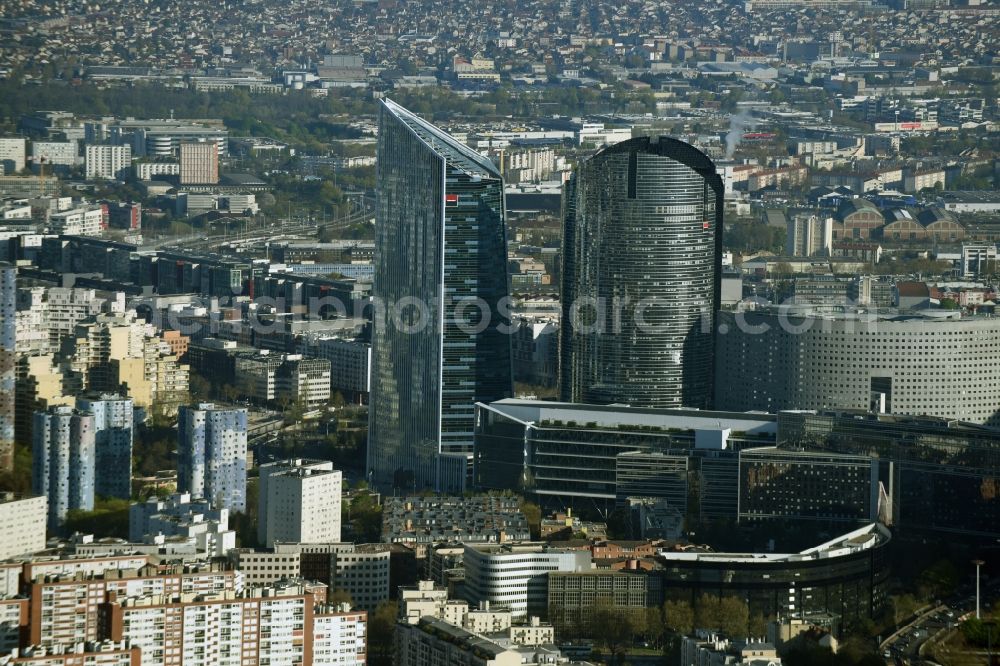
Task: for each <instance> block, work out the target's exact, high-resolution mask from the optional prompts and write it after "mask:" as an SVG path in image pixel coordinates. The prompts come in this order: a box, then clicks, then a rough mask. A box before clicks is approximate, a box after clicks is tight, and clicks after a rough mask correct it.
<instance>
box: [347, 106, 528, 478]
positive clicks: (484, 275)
mask: <svg viewBox="0 0 1000 666" xmlns="http://www.w3.org/2000/svg"><path fill="white" fill-rule="evenodd" d="M377 184H378V204H377V209H376V220H375V238H376V243H375V278H374V284H373V297H374V313H375V326H374V335H373V339H372V366H371V368H372V370H371V404H370V407H369V414H370V428H369V439H368V460H367V467H368V476H369V479H370V480H371V481H372V482H373V483H374V484H375V485H376V486H378V487H380V488H396V489H400V490H423V489H434V490H438V491H445V492H447V491H451V492H454V491H458V490H461V489H462V488H463V487H464V480H465V474H466V468H467V460H468V458H469V456H470V455H471V453H472V440H473V429H474V420H475V403H476V402H479V401H493V400H498V399H502V398H505V397H510V396H511V395H512V393H513V370H512V361H511V346H510V342H511V341H510V336H509V335H508V333H509V331H508V330H507V329H508V327H509V326H510V314H509V309H508V306H507V305H506V302H505V301H506V298H507V296H508V284H509V282H508V275H507V245H506V228H505V221H504V220H505V215H504V199H503V179H502V177H501V175H500V173H499V171H497V169H496V167H495V166H494V165H493V164H492V162H490V161H489V160H488V159H486V158H485V157H483V156H481V155H479V154H478V153H476V152H475V151H473V150H471V149H470V148H468V147H467V146H465V145H463V144H461V143H460V142H458V141H456V140H455V139H454V138H452V137H450V136H448V135H447V134H446V133H444V132H443V131H441V130H440V129H438V128H437V127H435V126H433V125H431V124H430V123H428V122H426V121H424V120H422V119H421V118H419V117H417V116H416V115H414V114H412V113H410V112H409V111H407V110H406V109H404V108H403V107H401V106H399V105H398V104H395V103H394V102H392V101H389V100H384V101H383V102H382V104H381V105H380V108H379V134H378V166H377Z"/></svg>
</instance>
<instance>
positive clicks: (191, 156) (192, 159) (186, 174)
mask: <svg viewBox="0 0 1000 666" xmlns="http://www.w3.org/2000/svg"><path fill="white" fill-rule="evenodd" d="M180 152H181V185H214V184H215V183H218V182H219V148H218V145H217V144H216V143H215V142H214V141H204V142H194V141H191V142H185V143H182V144H181V145H180Z"/></svg>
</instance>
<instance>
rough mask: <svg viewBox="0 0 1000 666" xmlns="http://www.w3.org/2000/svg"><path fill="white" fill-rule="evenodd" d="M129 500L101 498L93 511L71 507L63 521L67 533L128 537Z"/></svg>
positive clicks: (101, 536) (100, 536) (100, 537)
mask: <svg viewBox="0 0 1000 666" xmlns="http://www.w3.org/2000/svg"><path fill="white" fill-rule="evenodd" d="M128 512H129V501H128V500H126V499H117V498H108V499H99V500H97V501H96V502H95V503H94V510H93V511H84V510H82V509H70V510H69V512H67V514H66V520H65V522H64V523H63V530H64V531H65V532H66V533H67V534H72V533H73V532H80V533H82V534H93V535H94V537H96V538H98V539H102V538H104V537H118V538H122V539H125V538H128Z"/></svg>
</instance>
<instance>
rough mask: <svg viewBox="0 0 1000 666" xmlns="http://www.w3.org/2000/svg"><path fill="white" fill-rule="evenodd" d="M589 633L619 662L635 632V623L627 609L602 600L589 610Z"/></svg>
mask: <svg viewBox="0 0 1000 666" xmlns="http://www.w3.org/2000/svg"><path fill="white" fill-rule="evenodd" d="M589 633H590V636H591V637H592V638H593V639H594V640H595V641H597V642H598V643H601V644H603V645H604V646H605V647H606V648H607V650H608V653H609V654H610V655H611V657H612V659H614V660H618V661H619V662H620V660H621V657H622V656H623V655H624V653H625V649H626V648H627V647H628V645H629V643H630V642H631V640H632V636H633V634H634V633H635V625H634V624H633V622H632V618H631V617H629V614H628V611H626V610H625V609H622V608H616V607H614V606H613V605H612V604H611V602H610V601H607V600H602V601H599V602H598V603H597V605H596V607H595V608H594V610H593V611H591V614H590V632H589Z"/></svg>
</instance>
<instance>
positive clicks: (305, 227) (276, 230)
mask: <svg viewBox="0 0 1000 666" xmlns="http://www.w3.org/2000/svg"><path fill="white" fill-rule="evenodd" d="M373 216H374V212H373V211H371V210H369V209H368V208H364V209H362V210H358V211H355V212H352V213H351V214H350V215H347V216H345V217H343V218H340V219H337V220H331V221H329V222H317V221H316V220H314V219H310V220H295V219H283V220H282V219H278V220H277V221H274V222H270V223H268V224H267V226H263V227H259V228H250V229H248V230H247V231H246V232H240V233H237V234H232V235H226V236H195V235H192V236H180V237H176V236H175V237H170V238H158V239H153V240H152V241H150V242H148V243H144V244H143V246H142V249H143V250H167V249H170V250H184V251H192V250H208V249H211V248H216V247H219V246H221V245H234V246H235V245H243V244H252V243H258V242H261V241H265V240H272V239H275V237H276V236H280V237H285V236H295V235H303V234H307V235H309V236H315V235H316V234H318V233H319V232H320V231H321V230H324V229H329V230H334V231H337V230H342V229H346V228H348V227H352V226H354V225H356V224H360V223H362V222H365V221H366V220H370V219H371V218H372V217H373Z"/></svg>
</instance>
